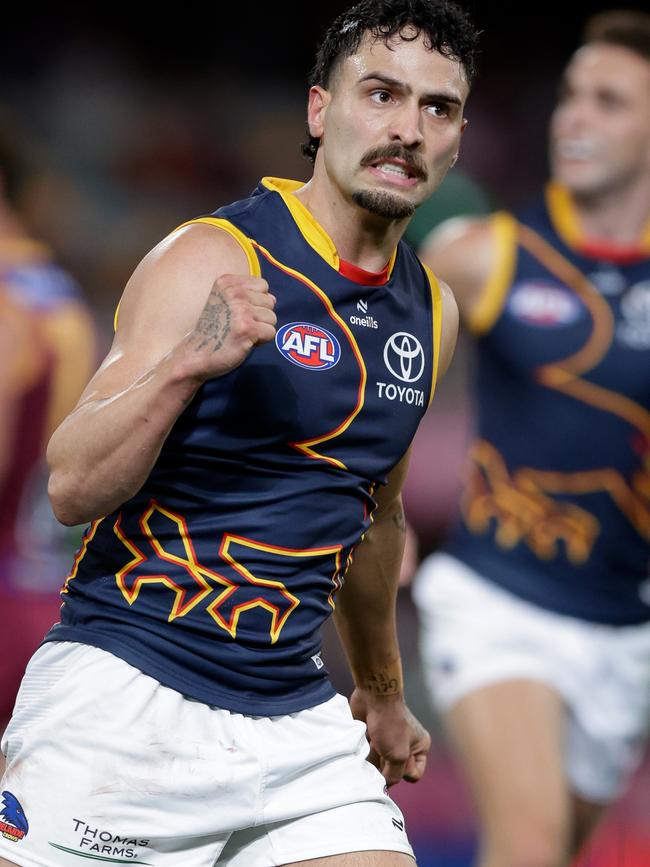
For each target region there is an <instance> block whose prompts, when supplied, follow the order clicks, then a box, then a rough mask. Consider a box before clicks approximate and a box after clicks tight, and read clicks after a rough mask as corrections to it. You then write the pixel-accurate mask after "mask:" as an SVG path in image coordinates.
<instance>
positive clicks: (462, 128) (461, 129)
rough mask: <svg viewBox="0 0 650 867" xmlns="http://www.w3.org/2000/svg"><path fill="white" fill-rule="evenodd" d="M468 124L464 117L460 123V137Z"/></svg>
mask: <svg viewBox="0 0 650 867" xmlns="http://www.w3.org/2000/svg"><path fill="white" fill-rule="evenodd" d="M468 123H469V121H468V120H467V118H466V117H464V118H463V119H462V121H461V122H460V134H461V135H462V134H463V133H464V132H465V130H466V129H467V124H468Z"/></svg>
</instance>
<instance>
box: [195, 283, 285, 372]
mask: <svg viewBox="0 0 650 867" xmlns="http://www.w3.org/2000/svg"><path fill="white" fill-rule="evenodd" d="M274 307H275V298H274V297H273V295H271V293H270V292H269V284H268V283H267V282H266V280H264V279H262V278H261V277H250V276H244V275H242V274H223V275H222V276H221V277H219V278H218V279H217V280H215V282H214V285H213V286H212V289H211V290H210V295H209V296H208V300H207V301H206V303H205V307H204V308H203V310H202V312H201V315H200V316H199V321H198V322H197V323H196V326H195V328H194V329H193V330H192V331H191V332H190V333H189V334H188V335H187V336H186V337H185V339H184V343H185V345H186V348H187V351H188V352H189V355H190V358H189V359H188V360H189V363H190V369H191V371H192V374H193V375H194V376H196V377H197V378H198V379H200V380H201V381H205V380H206V379H212V378H213V377H216V376H223V375H224V374H226V373H229V372H230V371H231V370H234V369H235V368H236V367H238V366H239V365H240V364H241V363H242V362H243V361H244V360H245V359H246V357H247V356H248V354H249V352H250V351H251V349H252V348H253V347H254V346H257V345H258V344H260V343H267V342H268V341H269V340H273V338H274V337H275V325H276V322H277V319H276V316H275V313H274V312H273V308H274Z"/></svg>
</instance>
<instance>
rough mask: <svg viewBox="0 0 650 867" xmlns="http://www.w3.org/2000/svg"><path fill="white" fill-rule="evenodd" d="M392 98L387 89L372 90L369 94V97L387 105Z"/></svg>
mask: <svg viewBox="0 0 650 867" xmlns="http://www.w3.org/2000/svg"><path fill="white" fill-rule="evenodd" d="M392 98H393V97H392V95H391V93H390V92H389V91H388V90H373V91H372V93H371V94H370V99H372V101H373V102H376V103H377V104H379V105H387V104H388V103H389V102H390V101H391V100H392Z"/></svg>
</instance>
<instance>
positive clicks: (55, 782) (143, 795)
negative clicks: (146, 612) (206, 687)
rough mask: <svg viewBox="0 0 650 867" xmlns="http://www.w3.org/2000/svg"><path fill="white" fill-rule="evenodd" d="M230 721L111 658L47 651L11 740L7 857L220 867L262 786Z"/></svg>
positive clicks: (0, 851) (66, 648)
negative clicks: (225, 848)
mask: <svg viewBox="0 0 650 867" xmlns="http://www.w3.org/2000/svg"><path fill="white" fill-rule="evenodd" d="M229 719H230V717H229V715H228V714H227V713H226V712H224V711H214V710H213V709H211V708H209V707H207V706H205V705H201V704H200V703H198V702H188V701H187V700H185V699H183V697H182V696H181V695H180V694H179V693H176V692H174V691H173V690H168V689H166V688H165V687H161V686H160V684H158V683H157V682H156V681H154V680H153V679H152V678H147V677H146V676H145V675H143V674H141V673H140V672H139V671H137V670H136V669H134V668H132V667H131V666H129V665H127V664H126V663H124V662H122V661H121V660H118V659H115V657H112V656H111V655H110V654H107V653H104V652H103V651H98V650H96V649H95V648H92V647H86V646H84V645H76V644H66V643H60V644H51V645H45V646H44V647H43V648H41V650H40V651H39V652H38V653H37V654H36V656H35V657H34V658H33V659H32V661H31V662H30V665H29V666H28V670H27V673H26V676H25V678H24V680H23V684H22V686H21V690H20V693H19V696H18V700H17V703H16V710H15V713H14V716H13V718H12V720H11V722H10V724H9V726H8V728H7V731H6V733H5V741H4V746H5V748H6V751H7V759H8V761H7V769H6V772H5V775H4V777H3V780H2V784H1V786H0V791H2V795H1V796H0V820H1V821H2V822H3V823H4V826H9V836H7V834H6V833H3V834H2V835H0V855H2V856H4V857H6V858H8V859H9V860H10V861H11V859H12V858H13V857H15V858H16V859H17V860H18V861H19V863H20V864H21V865H23V867H54V865H72V864H78V863H80V858H89V859H91V860H96V861H111V860H113V861H118V860H120V859H122V861H125V862H128V861H131V860H134V861H135V860H137V862H138V863H146V864H151V865H155V867H177V865H178V864H183V865H184V867H185V865H187V867H211V865H212V864H213V863H214V861H215V859H216V858H217V856H218V854H219V852H220V851H221V849H222V848H223V846H224V845H225V842H226V840H227V838H228V836H229V834H230V831H231V830H232V828H233V827H241V823H242V821H244V822H245V821H248V820H249V813H248V812H247V810H248V806H247V803H246V802H248V803H250V801H251V800H252V796H251V788H250V787H251V786H253V787H254V786H255V785H256V783H257V779H258V777H257V771H256V766H255V762H254V761H252V760H250V759H249V758H248V756H247V753H246V751H245V750H244V749H240V746H241V745H240V744H239V743H238V742H234V741H233V733H232V730H231V729H230V728H229V724H228V721H229ZM233 745H234V749H232V747H233ZM12 829H14V830H13V831H12ZM5 830H6V828H4V827H3V831H5Z"/></svg>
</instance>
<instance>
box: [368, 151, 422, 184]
mask: <svg viewBox="0 0 650 867" xmlns="http://www.w3.org/2000/svg"><path fill="white" fill-rule="evenodd" d="M368 169H369V171H370V172H371V173H372V174H373V175H374V176H375V177H377V178H380V179H381V180H383V181H386V182H388V183H390V184H395V185H397V186H400V187H413V186H415V185H416V184H417V183H418V182H419V181H420V180H423V176H422V172H420V171H419V170H418V169H417V168H416V167H415V166H413V165H412V164H411V163H409V162H407V161H406V160H402V159H398V158H395V157H394V158H391V159H386V158H383V159H377V160H373V161H372V162H371V163H369V164H368Z"/></svg>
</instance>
